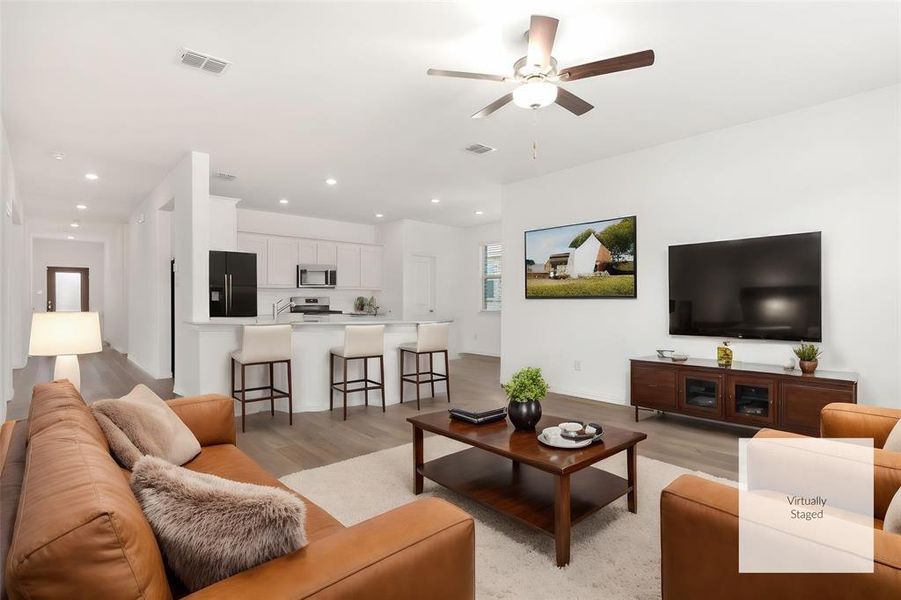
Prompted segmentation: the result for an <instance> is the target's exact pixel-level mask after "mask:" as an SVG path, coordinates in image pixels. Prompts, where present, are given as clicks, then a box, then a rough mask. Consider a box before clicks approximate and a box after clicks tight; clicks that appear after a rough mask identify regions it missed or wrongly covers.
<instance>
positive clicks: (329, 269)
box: [297, 265, 338, 288]
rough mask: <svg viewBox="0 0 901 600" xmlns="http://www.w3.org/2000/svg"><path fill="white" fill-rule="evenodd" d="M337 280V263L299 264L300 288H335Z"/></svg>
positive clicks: (298, 277) (298, 285) (298, 279)
mask: <svg viewBox="0 0 901 600" xmlns="http://www.w3.org/2000/svg"><path fill="white" fill-rule="evenodd" d="M337 282H338V270H337V269H336V268H335V265H297V287H299V288H333V287H335V284H336V283H337Z"/></svg>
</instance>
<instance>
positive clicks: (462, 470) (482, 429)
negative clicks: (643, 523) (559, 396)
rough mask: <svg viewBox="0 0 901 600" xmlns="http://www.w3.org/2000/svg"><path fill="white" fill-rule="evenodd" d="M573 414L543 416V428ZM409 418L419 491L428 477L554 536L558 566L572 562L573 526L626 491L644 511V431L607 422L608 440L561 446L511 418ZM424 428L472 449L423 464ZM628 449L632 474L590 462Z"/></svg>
mask: <svg viewBox="0 0 901 600" xmlns="http://www.w3.org/2000/svg"><path fill="white" fill-rule="evenodd" d="M571 420H572V419H571V418H570V419H567V418H563V417H556V416H552V415H544V416H543V417H542V419H541V422H539V423H538V427H537V431H541V430H542V429H543V428H544V427H551V426H553V425H557V424H559V423H563V422H565V421H571ZM407 421H409V422H410V423H411V424H412V425H413V463H414V471H415V478H416V479H415V481H416V483H415V487H416V493H417V494H420V493H422V483H423V478H424V477H427V478H429V479H431V480H432V481H434V482H436V483H440V484H441V485H443V486H444V487H446V488H448V489H451V490H453V491H455V492H457V493H459V494H463V495H464V496H467V497H468V498H471V499H473V500H475V501H476V502H478V503H480V504H483V505H485V506H487V507H489V508H492V509H494V510H496V511H498V512H500V513H503V514H505V515H509V516H511V517H513V518H515V519H517V520H519V521H521V522H523V523H525V524H526V525H529V526H531V527H535V528H537V529H538V530H540V531H543V532H545V533H548V534H550V535H552V536H554V539H555V541H556V549H557V566H561V567H562V566H564V565H566V564H567V563H568V562H569V545H570V544H569V542H570V530H571V528H572V525H573V524H575V523H578V522H579V521H581V520H582V519H584V518H585V517H587V516H589V515H590V514H592V513H594V512H595V511H597V510H598V509H600V508H602V507H604V506H606V505H608V504H610V503H611V502H613V501H614V500H616V499H617V498H619V497H621V496H628V505H629V510H630V511H632V512H633V513H634V512H638V504H637V488H636V461H635V446H636V444H638V442H640V441H641V440H643V439H645V438H647V437H648V436H647V435H646V434H644V433H640V432H637V431H628V430H626V429H618V428H616V427H604V437H603V441H600V442H596V443H595V444H592V445H591V446H588V447H587V448H581V449H577V450H562V449H557V448H551V447H549V446H545V445H543V444H541V443H540V442H539V441H538V440H537V439H536V435H537V433H536V432H534V431H516V430H515V429H514V428H513V425H511V424H510V423H509V421H507V420H506V419H504V420H503V421H497V422H494V423H489V424H487V425H471V424H469V423H465V422H463V421H455V420H452V419H451V418H450V417H449V416H448V414H447V412H436V413H431V414H426V415H422V416H418V417H410V418H409V419H407ZM423 431H429V432H431V433H436V434H438V435H442V436H444V437H448V438H451V439H454V440H457V441H460V442H463V443H464V444H469V445H470V446H473V447H472V448H469V449H466V450H462V451H460V452H455V453H453V454H449V455H448V456H445V457H442V458H439V459H436V460H432V461H429V462H427V463H424V462H423V454H422V432H423ZM623 450H625V451H626V457H627V462H628V479H623V478H622V477H619V476H617V475H613V474H612V473H608V472H606V471H602V470H600V469H590V468H586V467H589V466H590V465H593V464H594V463H596V462H598V461H601V460H603V459H605V458H608V457H610V456H613V455H614V454H617V453H618V452H622V451H623ZM523 465H525V466H523Z"/></svg>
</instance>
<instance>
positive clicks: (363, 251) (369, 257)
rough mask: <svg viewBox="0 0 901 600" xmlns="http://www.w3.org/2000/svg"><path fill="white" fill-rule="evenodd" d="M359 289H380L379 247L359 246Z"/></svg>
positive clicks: (380, 261)
mask: <svg viewBox="0 0 901 600" xmlns="http://www.w3.org/2000/svg"><path fill="white" fill-rule="evenodd" d="M360 287H362V288H365V289H370V290H380V289H382V248H381V246H360Z"/></svg>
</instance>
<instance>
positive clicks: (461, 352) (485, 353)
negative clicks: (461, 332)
mask: <svg viewBox="0 0 901 600" xmlns="http://www.w3.org/2000/svg"><path fill="white" fill-rule="evenodd" d="M460 354H475V355H476V356H490V357H491V358H500V357H501V355H500V354H495V353H494V352H486V351H485V350H460Z"/></svg>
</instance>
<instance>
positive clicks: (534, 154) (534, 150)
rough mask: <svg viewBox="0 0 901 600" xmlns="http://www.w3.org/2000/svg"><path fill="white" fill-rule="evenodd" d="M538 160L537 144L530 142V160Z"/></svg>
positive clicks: (533, 141)
mask: <svg viewBox="0 0 901 600" xmlns="http://www.w3.org/2000/svg"><path fill="white" fill-rule="evenodd" d="M537 159H538V142H536V141H535V140H532V160H537Z"/></svg>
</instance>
